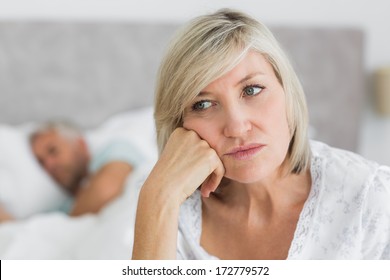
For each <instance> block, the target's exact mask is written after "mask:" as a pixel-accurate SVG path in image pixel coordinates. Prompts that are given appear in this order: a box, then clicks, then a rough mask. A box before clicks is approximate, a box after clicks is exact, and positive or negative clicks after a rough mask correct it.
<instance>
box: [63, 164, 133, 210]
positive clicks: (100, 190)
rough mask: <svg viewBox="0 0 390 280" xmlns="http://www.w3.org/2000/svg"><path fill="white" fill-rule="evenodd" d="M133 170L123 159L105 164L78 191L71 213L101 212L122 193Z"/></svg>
mask: <svg viewBox="0 0 390 280" xmlns="http://www.w3.org/2000/svg"><path fill="white" fill-rule="evenodd" d="M132 170H133V167H132V166H131V165H130V164H128V163H126V162H121V161H115V162H110V163H108V164H106V165H104V166H103V167H102V168H101V169H100V170H99V171H98V172H97V173H96V174H94V175H92V177H91V178H90V180H89V181H88V183H87V185H86V186H84V187H83V188H82V189H80V191H79V192H78V193H77V195H76V198H75V203H74V205H73V209H72V210H71V212H70V215H71V216H79V215H83V214H86V213H97V212H99V211H100V210H101V209H102V208H103V207H104V206H105V205H106V204H107V203H108V202H110V201H112V200H113V199H114V198H116V197H118V196H119V195H120V194H121V193H122V191H123V188H124V183H125V180H126V178H127V176H128V175H129V174H130V172H131V171H132Z"/></svg>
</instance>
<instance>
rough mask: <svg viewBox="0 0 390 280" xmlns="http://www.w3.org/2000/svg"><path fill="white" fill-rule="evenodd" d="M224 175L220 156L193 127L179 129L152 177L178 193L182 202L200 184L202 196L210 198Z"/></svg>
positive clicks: (172, 137) (165, 149) (171, 139)
mask: <svg viewBox="0 0 390 280" xmlns="http://www.w3.org/2000/svg"><path fill="white" fill-rule="evenodd" d="M224 174H225V169H224V166H223V164H222V162H221V160H220V158H219V157H218V155H217V153H216V152H215V150H213V149H212V148H210V146H209V144H208V143H207V142H206V141H205V140H202V139H200V137H199V136H198V134H197V133H196V132H194V131H192V130H187V129H185V128H177V129H176V130H175V131H174V132H173V133H172V134H171V136H170V138H169V139H168V142H167V144H166V146H165V148H164V150H163V152H162V154H161V156H160V159H159V160H158V162H157V164H156V165H155V167H154V169H153V171H152V172H151V174H150V176H149V179H150V180H153V181H155V182H156V183H158V184H159V185H163V186H164V188H168V189H170V191H171V194H172V195H174V194H177V195H178V199H179V201H180V202H181V203H182V202H183V201H184V200H185V199H186V198H187V197H189V196H190V195H191V194H192V193H193V192H194V191H195V190H196V189H197V188H198V187H199V186H201V193H202V195H203V196H205V197H208V196H209V194H210V193H211V192H213V191H215V189H216V188H217V187H218V185H219V183H220V181H221V180H222V178H223V176H224ZM149 179H148V181H149Z"/></svg>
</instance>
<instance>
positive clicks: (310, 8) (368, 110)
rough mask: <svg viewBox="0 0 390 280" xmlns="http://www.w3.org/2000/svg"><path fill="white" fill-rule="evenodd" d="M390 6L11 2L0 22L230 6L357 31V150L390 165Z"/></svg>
mask: <svg viewBox="0 0 390 280" xmlns="http://www.w3.org/2000/svg"><path fill="white" fill-rule="evenodd" d="M389 6H390V4H389V2H388V1H383V0H370V1H367V0H327V1H320V0H294V1H287V0H272V1H267V0H256V1H250V0H240V1H233V0H213V1H209V0H186V1H182V0H164V1H158V0H142V1H131V0H12V1H0V21H2V22H7V21H8V22H9V21H13V22H15V21H48V20H49V21H59V22H64V21H71V22H96V21H104V22H107V21H114V22H146V23H153V24H154V23H177V24H180V23H183V22H185V21H187V20H188V19H190V18H192V17H194V16H197V15H199V14H203V13H207V12H212V11H215V10H216V9H218V8H222V7H230V8H237V9H240V10H242V11H244V12H247V13H249V14H251V15H253V16H255V17H256V18H257V19H259V20H261V21H262V22H264V23H265V24H266V25H271V26H288V27H297V28H302V27H310V28H312V27H315V28H317V27H318V28H352V29H357V30H361V31H362V33H363V35H364V41H363V58H362V63H363V69H364V79H365V81H364V83H363V84H364V94H365V95H364V101H363V103H364V106H363V112H362V117H361V118H359V120H358V121H359V137H358V148H357V152H359V153H360V154H362V155H363V156H365V157H367V158H369V159H372V160H376V161H378V162H380V163H383V164H387V165H390V148H389V143H390V117H389V116H390V97H389V96H390V92H389V91H390V90H389V88H390V85H389V84H390V82H389V80H390V70H389V69H390V51H389V50H390V36H389V31H388V29H389V26H390V17H389V8H390V7H389ZM0 96H1V93H0ZM345 110H348V107H346V108H345ZM337 121H338V120H329V122H337Z"/></svg>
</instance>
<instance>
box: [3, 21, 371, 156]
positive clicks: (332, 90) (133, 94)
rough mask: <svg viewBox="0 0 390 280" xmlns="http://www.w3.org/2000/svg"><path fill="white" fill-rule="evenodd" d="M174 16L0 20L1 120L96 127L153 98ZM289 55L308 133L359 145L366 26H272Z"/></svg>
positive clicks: (347, 145)
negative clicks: (149, 20) (303, 98)
mask: <svg viewBox="0 0 390 280" xmlns="http://www.w3.org/2000/svg"><path fill="white" fill-rule="evenodd" d="M177 27H178V26H177V25H175V24H145V23H115V22H89V23H85V22H76V23H71V22H0V123H7V124H20V123H24V122H30V121H43V120H47V119H53V118H55V119H59V118H66V119H69V120H72V121H74V122H76V123H78V124H79V125H80V126H82V127H94V126H97V125H98V124H100V123H101V122H102V121H103V120H105V119H106V118H107V117H109V116H110V115H112V114H114V113H118V112H122V111H125V110H130V109H132V108H137V107H141V106H145V105H151V104H152V102H153V92H154V84H155V76H156V71H157V68H158V65H159V63H160V59H161V56H162V54H163V51H164V49H165V47H166V45H167V42H168V40H169V38H170V37H171V36H172V34H173V33H174V31H175V30H176V29H177ZM271 29H272V30H273V31H274V34H275V36H276V37H277V39H279V41H280V42H281V44H282V46H283V48H284V49H285V50H286V51H287V53H288V55H289V56H290V58H291V59H292V62H293V65H294V66H295V68H296V70H297V73H298V76H299V77H300V78H301V81H302V83H303V86H304V88H305V92H306V95H307V99H308V103H309V111H310V117H311V125H312V126H313V127H314V128H315V135H314V136H315V138H317V139H320V140H324V141H326V142H327V143H329V144H332V145H334V146H337V147H341V148H347V149H351V150H356V146H357V134H358V131H357V129H358V121H359V118H360V111H361V103H362V99H363V96H364V71H363V63H362V59H363V34H362V32H361V31H359V30H351V29H318V28H289V27H271Z"/></svg>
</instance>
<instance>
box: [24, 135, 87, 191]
mask: <svg viewBox="0 0 390 280" xmlns="http://www.w3.org/2000/svg"><path fill="white" fill-rule="evenodd" d="M31 147H32V150H33V153H34V155H35V156H36V158H37V159H38V161H39V163H40V164H41V166H42V167H43V168H44V169H45V170H46V171H47V172H48V173H49V174H50V175H51V176H52V177H53V179H54V180H55V181H57V183H59V184H60V185H61V186H62V187H64V188H65V189H66V190H67V191H69V192H70V193H74V192H75V191H76V190H77V188H78V187H79V185H80V182H81V180H82V179H83V178H84V176H85V175H86V172H87V160H86V157H85V150H84V142H83V140H82V139H81V138H79V139H69V138H67V137H64V136H62V135H60V134H58V133H57V132H55V131H47V132H44V133H40V134H38V135H37V136H36V137H35V138H34V140H33V142H32V143H31Z"/></svg>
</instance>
